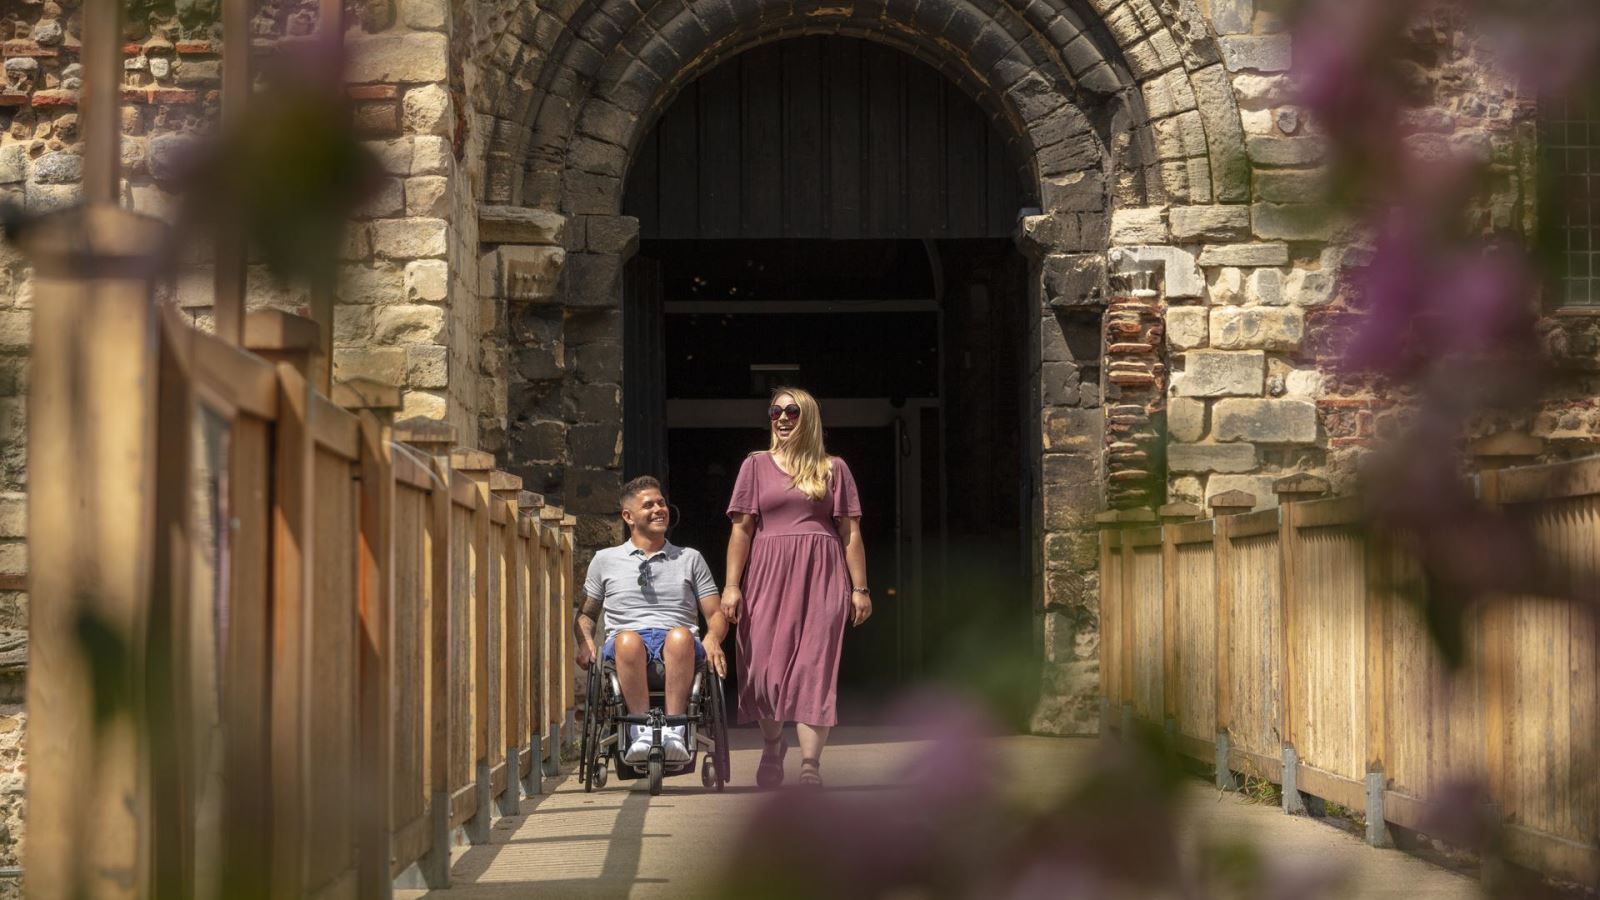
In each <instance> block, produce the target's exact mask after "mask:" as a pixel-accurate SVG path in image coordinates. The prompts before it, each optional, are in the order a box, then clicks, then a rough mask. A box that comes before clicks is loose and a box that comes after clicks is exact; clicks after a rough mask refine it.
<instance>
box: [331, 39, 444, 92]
mask: <svg viewBox="0 0 1600 900" xmlns="http://www.w3.org/2000/svg"><path fill="white" fill-rule="evenodd" d="M345 47H346V50H347V53H348V57H347V60H346V66H345V80H346V81H348V82H349V83H351V84H371V83H374V82H384V83H387V84H417V83H422V82H442V81H444V80H445V78H446V77H448V75H449V71H448V64H449V58H450V57H449V53H450V50H449V46H448V45H447V42H446V39H445V36H444V35H442V34H435V33H418V32H404V31H401V32H385V33H383V34H373V35H361V34H355V35H351V36H350V37H349V38H348V39H347V40H346V41H345Z"/></svg>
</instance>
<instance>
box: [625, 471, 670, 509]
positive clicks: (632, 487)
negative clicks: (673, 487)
mask: <svg viewBox="0 0 1600 900" xmlns="http://www.w3.org/2000/svg"><path fill="white" fill-rule="evenodd" d="M652 488H653V489H655V490H658V491H659V490H661V482H659V481H657V480H655V478H653V477H652V476H649V475H640V476H639V477H638V478H635V479H633V480H632V481H630V482H628V483H627V484H625V485H623V486H622V496H620V497H618V498H617V506H618V507H619V508H620V507H623V506H627V505H628V501H629V500H632V499H633V498H634V496H635V495H637V494H641V493H644V492H645V491H648V490H651V489H652Z"/></svg>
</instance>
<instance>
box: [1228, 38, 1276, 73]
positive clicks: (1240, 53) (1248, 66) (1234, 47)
mask: <svg viewBox="0 0 1600 900" xmlns="http://www.w3.org/2000/svg"><path fill="white" fill-rule="evenodd" d="M1217 44H1218V45H1219V46H1220V47H1221V49H1222V62H1223V65H1225V66H1227V67H1228V71H1230V72H1245V71H1253V72H1285V71H1288V69H1289V66H1290V65H1292V64H1293V62H1294V53H1293V49H1292V48H1291V46H1290V40H1289V35H1287V34H1263V35H1229V36H1226V37H1220V38H1218V39H1217Z"/></svg>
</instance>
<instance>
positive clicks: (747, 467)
mask: <svg viewBox="0 0 1600 900" xmlns="http://www.w3.org/2000/svg"><path fill="white" fill-rule="evenodd" d="M757 494H758V490H757V488H756V458H755V457H754V456H746V457H745V458H744V462H743V463H742V464H741V465H740V466H739V477H738V478H737V479H735V480H734V482H733V496H732V497H731V498H729V500H728V517H729V518H732V517H733V516H734V515H735V514H736V513H749V514H751V515H760V514H761V506H760V501H759V498H758V497H757Z"/></svg>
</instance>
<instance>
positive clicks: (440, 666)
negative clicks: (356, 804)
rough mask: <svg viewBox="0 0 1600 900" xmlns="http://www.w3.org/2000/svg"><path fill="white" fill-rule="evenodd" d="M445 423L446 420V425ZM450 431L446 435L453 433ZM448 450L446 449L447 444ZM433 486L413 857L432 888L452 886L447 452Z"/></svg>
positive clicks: (436, 459)
mask: <svg viewBox="0 0 1600 900" xmlns="http://www.w3.org/2000/svg"><path fill="white" fill-rule="evenodd" d="M445 427H446V428H448V427H449V426H445ZM454 436H455V434H454V431H453V430H452V431H451V434H450V437H451V438H454ZM408 437H409V438H413V439H412V440H409V441H407V443H412V444H416V445H418V446H420V447H425V444H424V443H423V442H419V441H416V440H415V439H414V438H415V435H414V434H413V433H409V432H406V431H403V429H402V428H401V427H400V426H396V427H395V438H396V439H397V440H405V439H406V438H408ZM446 453H448V450H446ZM432 471H433V475H434V478H435V482H434V485H433V490H432V491H431V492H430V493H429V495H428V539H429V543H428V549H429V560H428V569H429V574H430V576H431V577H430V579H429V584H428V592H429V604H428V606H429V622H428V630H429V634H430V636H431V641H430V644H429V646H428V648H427V652H428V653H429V655H430V656H431V660H432V661H431V663H430V665H429V669H428V671H429V683H428V695H429V697H430V698H431V702H430V703H429V704H428V705H429V708H430V710H431V711H432V713H433V721H431V722H429V723H427V727H428V748H429V752H428V756H429V766H428V788H429V796H428V813H429V823H428V852H427V853H426V854H424V855H423V857H422V859H420V860H418V861H417V868H418V871H419V872H420V873H421V875H422V880H423V882H424V883H425V884H426V885H427V886H428V887H430V888H438V889H442V888H448V887H449V886H450V812H451V809H450V794H451V790H450V747H451V744H452V743H453V740H452V736H451V734H450V726H451V723H452V722H453V721H454V720H455V711H454V710H453V709H452V708H451V698H452V697H453V696H454V691H452V690H451V684H450V663H449V660H450V648H451V647H452V646H453V645H454V644H455V635H453V634H451V619H450V591H451V585H453V584H454V583H455V578H454V573H453V572H452V569H453V567H454V565H455V553H454V550H453V546H454V545H453V544H452V541H454V540H458V539H459V538H458V536H457V535H455V534H454V533H453V529H452V528H451V524H450V519H451V516H450V513H451V502H452V501H451V499H450V471H451V470H450V460H449V458H448V456H440V455H433V469H432Z"/></svg>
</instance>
